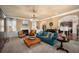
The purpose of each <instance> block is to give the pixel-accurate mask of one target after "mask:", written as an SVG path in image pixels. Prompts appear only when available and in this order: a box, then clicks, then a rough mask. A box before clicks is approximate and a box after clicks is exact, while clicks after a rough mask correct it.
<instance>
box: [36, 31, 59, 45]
mask: <svg viewBox="0 0 79 59" xmlns="http://www.w3.org/2000/svg"><path fill="white" fill-rule="evenodd" d="M52 34H53V36H51V34H50V32H39V33H37V34H36V37H38V38H40V39H41V40H42V41H43V42H46V43H48V44H50V45H54V44H55V42H56V39H57V36H58V35H57V32H54V33H52Z"/></svg>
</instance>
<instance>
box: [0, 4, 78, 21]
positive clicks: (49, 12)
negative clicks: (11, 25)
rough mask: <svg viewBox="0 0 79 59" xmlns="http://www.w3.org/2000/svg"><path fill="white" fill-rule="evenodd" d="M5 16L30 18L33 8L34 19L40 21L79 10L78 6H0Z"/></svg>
mask: <svg viewBox="0 0 79 59" xmlns="http://www.w3.org/2000/svg"><path fill="white" fill-rule="evenodd" d="M0 8H1V9H2V10H3V12H4V14H5V15H6V16H12V17H23V18H31V17H32V15H33V8H35V9H36V11H37V12H36V17H37V19H39V20H41V19H44V18H48V17H51V16H55V15H58V14H61V13H65V12H68V11H72V10H75V9H79V6H78V5H72V6H68V5H0Z"/></svg>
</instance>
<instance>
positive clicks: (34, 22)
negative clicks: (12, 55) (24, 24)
mask: <svg viewBox="0 0 79 59" xmlns="http://www.w3.org/2000/svg"><path fill="white" fill-rule="evenodd" d="M32 29H37V21H32Z"/></svg>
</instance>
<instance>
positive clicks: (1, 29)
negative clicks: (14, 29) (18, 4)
mask: <svg viewBox="0 0 79 59" xmlns="http://www.w3.org/2000/svg"><path fill="white" fill-rule="evenodd" d="M0 32H4V20H0Z"/></svg>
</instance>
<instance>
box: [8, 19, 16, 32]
mask: <svg viewBox="0 0 79 59" xmlns="http://www.w3.org/2000/svg"><path fill="white" fill-rule="evenodd" d="M7 31H8V32H13V31H16V20H15V19H13V18H9V19H7Z"/></svg>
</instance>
